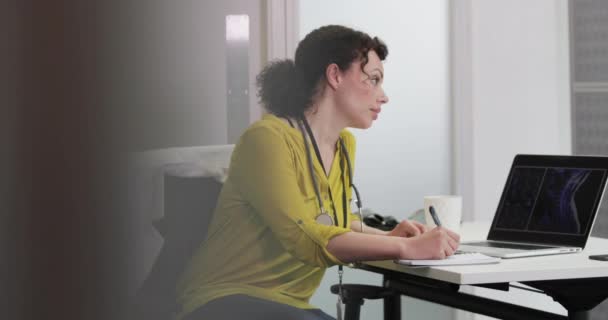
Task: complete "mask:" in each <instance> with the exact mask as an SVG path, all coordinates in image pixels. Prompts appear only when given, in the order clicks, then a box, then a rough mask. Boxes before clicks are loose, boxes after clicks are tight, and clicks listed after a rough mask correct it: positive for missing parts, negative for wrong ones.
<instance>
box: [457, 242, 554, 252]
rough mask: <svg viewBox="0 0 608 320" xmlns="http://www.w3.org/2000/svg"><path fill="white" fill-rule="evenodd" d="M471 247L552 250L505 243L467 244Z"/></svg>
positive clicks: (544, 247)
mask: <svg viewBox="0 0 608 320" xmlns="http://www.w3.org/2000/svg"><path fill="white" fill-rule="evenodd" d="M466 245H469V246H476V247H490V248H504V249H518V250H534V249H550V248H551V247H547V246H537V245H533V244H517V243H504V242H485V241H483V242H470V243H466Z"/></svg>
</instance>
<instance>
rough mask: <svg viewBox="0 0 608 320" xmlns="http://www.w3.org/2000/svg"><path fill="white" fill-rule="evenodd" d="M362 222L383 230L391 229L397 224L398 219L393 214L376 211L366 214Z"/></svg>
mask: <svg viewBox="0 0 608 320" xmlns="http://www.w3.org/2000/svg"><path fill="white" fill-rule="evenodd" d="M363 223H365V224H366V225H368V226H370V227H372V228H376V229H380V230H383V231H391V230H393V229H395V227H396V226H397V225H398V224H399V221H397V219H395V217H393V216H386V217H385V216H382V215H380V214H378V213H372V214H368V215H366V216H364V217H363Z"/></svg>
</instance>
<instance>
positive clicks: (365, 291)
mask: <svg viewBox="0 0 608 320" xmlns="http://www.w3.org/2000/svg"><path fill="white" fill-rule="evenodd" d="M363 222H364V223H365V225H367V226H370V227H374V228H376V229H380V230H384V231H390V230H392V229H394V228H395V226H396V225H397V224H399V222H398V221H397V220H396V219H395V218H394V217H391V216H388V217H384V216H382V215H380V214H377V213H371V214H367V215H365V216H364V217H363ZM330 290H331V293H333V294H338V292H339V290H340V288H339V285H338V284H335V285H333V286H331V288H330ZM342 296H343V297H342V299H343V300H342V301H343V303H344V305H345V307H346V308H345V310H344V319H345V320H359V318H360V313H361V306H362V305H363V303H364V300H365V299H367V300H375V299H384V313H385V314H387V313H389V311H397V310H399V311H400V308H401V295H400V294H399V293H397V292H395V291H393V290H391V289H388V288H385V287H380V286H371V285H363V284H342ZM385 319H386V316H385Z"/></svg>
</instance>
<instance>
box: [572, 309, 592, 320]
mask: <svg viewBox="0 0 608 320" xmlns="http://www.w3.org/2000/svg"><path fill="white" fill-rule="evenodd" d="M568 320H591V313H590V312H589V311H568Z"/></svg>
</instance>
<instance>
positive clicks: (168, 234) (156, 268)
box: [133, 174, 222, 320]
mask: <svg viewBox="0 0 608 320" xmlns="http://www.w3.org/2000/svg"><path fill="white" fill-rule="evenodd" d="M164 179H165V181H164V186H165V187H164V189H165V217H164V218H163V219H162V220H161V221H159V222H157V223H155V226H156V228H157V229H158V230H159V232H160V233H161V234H162V235H163V238H164V244H163V247H162V249H161V251H160V254H159V255H158V258H157V259H156V262H155V263H154V265H153V267H152V269H151V271H150V273H149V275H148V277H147V278H146V280H145V281H144V283H143V285H142V286H141V287H140V289H139V290H138V292H137V296H136V299H135V304H134V307H135V308H134V313H135V314H134V315H133V316H134V318H138V319H142V320H143V319H146V320H169V319H171V317H172V315H173V313H174V312H175V311H176V305H175V285H176V283H177V279H178V277H179V276H180V275H181V273H182V272H183V270H184V268H185V267H186V264H187V263H188V261H189V260H190V258H191V257H192V255H193V254H194V251H195V250H196V249H197V248H198V247H199V245H200V244H201V243H202V242H203V241H204V240H205V237H206V234H207V228H208V226H209V222H210V220H211V217H212V214H213V210H214V209H215V206H216V204H217V198H218V196H219V193H220V190H221V187H222V184H221V183H220V182H218V181H217V180H216V179H214V178H211V177H183V176H172V175H168V174H165V177H164Z"/></svg>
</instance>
